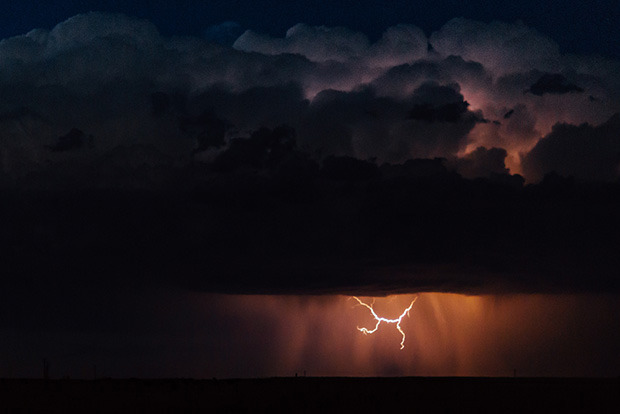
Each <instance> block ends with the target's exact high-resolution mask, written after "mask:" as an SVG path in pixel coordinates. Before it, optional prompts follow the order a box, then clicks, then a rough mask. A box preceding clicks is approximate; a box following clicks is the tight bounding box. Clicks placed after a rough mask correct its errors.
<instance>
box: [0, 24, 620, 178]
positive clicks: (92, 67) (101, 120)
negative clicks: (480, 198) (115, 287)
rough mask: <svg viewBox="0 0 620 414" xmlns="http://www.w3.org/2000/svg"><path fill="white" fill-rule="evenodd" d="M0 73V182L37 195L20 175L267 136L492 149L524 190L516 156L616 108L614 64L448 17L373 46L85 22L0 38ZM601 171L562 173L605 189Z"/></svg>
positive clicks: (382, 146)
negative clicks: (225, 39)
mask: <svg viewBox="0 0 620 414" xmlns="http://www.w3.org/2000/svg"><path fill="white" fill-rule="evenodd" d="M237 29H238V28H237ZM0 62H2V67H3V71H2V74H0V93H1V94H2V96H3V100H2V102H0V154H1V155H2V156H1V157H0V160H1V162H0V172H1V176H2V180H1V181H2V182H3V183H4V184H6V185H34V186H37V182H36V179H35V178H34V177H37V176H38V177H41V176H47V177H50V176H53V175H54V171H55V170H58V171H61V170H62V171H67V170H68V169H69V170H70V169H72V168H76V169H77V170H79V169H80V168H82V167H84V166H85V165H90V166H92V165H93V162H94V161H97V162H99V160H101V159H102V157H103V158H106V157H107V158H109V157H110V156H111V155H110V154H118V153H119V151H120V152H123V151H125V152H126V153H127V154H129V153H132V154H133V153H135V154H134V155H126V157H125V159H127V160H128V159H131V157H137V158H136V160H134V161H132V162H133V164H140V163H142V162H146V161H144V157H142V156H141V155H137V154H141V153H143V151H142V152H141V151H137V150H136V151H134V150H132V149H131V148H147V147H148V148H149V151H151V152H153V153H159V154H161V156H160V157H150V158H149V160H150V161H148V162H154V161H153V160H155V159H161V160H163V159H166V160H171V161H170V163H167V164H166V166H162V165H151V164H148V166H149V168H150V167H157V168H164V167H167V166H170V165H173V166H179V165H188V164H191V163H194V162H208V160H212V159H213V158H214V156H215V155H216V153H217V151H221V150H223V149H224V148H226V146H227V145H228V142H230V140H231V139H233V138H236V137H248V136H249V135H250V134H251V133H252V131H256V130H258V129H259V128H261V127H268V128H274V127H276V126H278V125H282V124H286V125H289V126H290V127H292V128H293V129H295V130H296V133H297V137H298V143H299V145H300V146H302V147H303V148H305V149H306V150H307V151H308V152H310V153H314V154H320V155H319V157H324V156H328V155H330V154H333V155H341V156H352V157H356V158H360V159H371V158H372V159H376V160H377V162H378V163H382V162H402V161H404V160H406V159H409V158H425V157H430V158H433V157H444V158H449V159H454V158H463V159H465V160H467V159H469V160H472V159H473V158H472V157H474V158H477V157H478V156H477V155H471V156H469V155H468V154H470V153H472V152H473V151H475V150H476V148H479V147H485V148H502V149H504V150H505V154H506V157H505V166H507V167H508V168H509V170H510V172H511V173H521V174H524V175H525V178H526V179H528V180H535V179H538V178H540V176H541V173H542V174H544V173H545V172H548V171H546V170H545V169H546V168H553V165H554V164H553V163H552V162H550V161H548V160H547V158H545V157H551V155H546V153H545V152H542V151H539V150H536V151H537V152H536V156H534V155H532V156H528V153H529V152H530V151H531V150H532V149H533V148H535V147H536V145H537V143H538V142H539V140H540V139H541V138H542V137H545V136H547V135H548V134H552V136H553V141H554V143H556V144H554V145H557V146H558V147H563V146H566V147H569V146H571V145H573V144H572V142H573V141H574V139H572V138H571V136H572V135H571V134H572V133H571V132H570V131H571V130H570V128H568V129H567V128H561V127H558V128H555V129H554V125H556V124H558V123H560V124H563V125H564V124H566V125H581V124H583V123H588V124H589V125H593V126H597V125H601V126H602V125H603V124H604V123H605V122H607V120H608V119H610V118H611V117H612V115H613V114H614V113H617V112H619V111H620V99H619V98H620V79H619V77H618V73H620V70H618V68H620V63H618V62H617V61H614V60H611V59H604V58H599V57H587V56H573V55H566V54H561V53H560V52H559V49H558V47H557V45H556V44H555V42H553V40H552V39H549V38H548V37H546V36H544V35H542V34H541V33H539V32H537V31H536V30H534V29H531V28H528V27H527V26H525V25H523V24H522V23H501V22H492V23H481V22H475V21H470V20H466V19H454V20H451V21H450V22H448V23H447V24H446V25H445V26H444V27H443V28H441V29H440V30H438V31H437V32H435V33H431V34H430V35H428V36H427V35H426V34H425V33H424V32H422V31H421V30H420V29H419V28H417V27H415V26H411V25H399V26H395V27H391V28H388V29H387V30H386V31H385V33H384V35H383V36H382V37H381V38H380V39H379V40H377V41H376V42H374V43H373V42H370V41H369V40H368V38H367V37H366V36H365V35H363V34H361V33H357V32H353V31H351V30H349V29H346V28H340V27H323V26H320V27H313V26H308V25H305V24H298V25H296V26H294V27H293V28H291V29H290V30H289V31H288V32H287V33H286V35H285V36H284V37H282V38H274V37H270V36H267V35H261V34H258V33H255V32H252V31H246V32H245V33H243V34H242V35H241V36H240V37H239V38H238V39H237V40H236V41H235V42H234V45H233V46H232V47H229V46H225V45H221V44H217V43H212V42H210V41H209V40H208V39H200V38H190V37H172V38H167V37H164V36H161V35H160V34H159V33H158V31H157V28H156V27H155V26H153V25H152V24H151V23H149V22H148V21H144V20H138V19H133V18H130V17H127V16H123V15H115V14H104V13H89V14H84V15H78V16H75V17H72V18H70V19H69V20H67V21H65V22H62V23H60V24H58V25H57V26H56V27H54V28H53V29H52V30H49V31H48V30H44V29H35V30H33V31H31V32H29V33H27V34H25V35H22V36H17V37H13V38H9V39H4V40H2V41H1V42H0ZM507 114H510V116H507ZM605 125H607V124H605ZM218 128H219V129H218ZM73 130H79V131H81V132H82V133H83V134H84V137H86V138H84V139H83V138H77V135H76V134H72V133H71V132H70V131H73ZM565 135H566V136H565ZM588 139H589V138H584V141H586V142H587V141H588ZM86 141H88V142H87V143H86V144H88V145H86V144H85V142H86ZM585 145H587V144H585ZM594 147H595V146H592V147H591V150H592V151H596V149H594ZM599 147H600V146H599ZM599 147H596V148H599ZM121 148H124V150H119V149H121ZM497 154H499V153H497ZM497 154H496V155H497ZM599 155H600V157H602V156H603V154H599ZM127 157H128V158H127ZM141 157H142V158H141ZM553 157H555V155H554V156H553ZM600 157H599V158H600ZM596 158H597V157H596V156H593V157H591V159H596ZM525 159H527V160H528V161H527V162H528V167H527V168H524V166H523V164H522V161H523V160H525ZM534 159H536V160H537V161H536V162H538V163H539V165H540V167H532V162H534V161H533V160H534ZM141 160H142V161H141ZM583 162H584V163H588V162H589V161H588V160H584V161H583ZM451 165H455V166H464V165H469V164H468V162H466V161H465V162H463V163H458V162H455V163H452V164H451ZM563 165H572V164H563ZM56 167H58V168H56ZM463 168H464V167H463ZM468 168H469V167H468ZM592 168H596V166H595V164H593V165H592ZM605 168H606V172H605V173H601V174H594V173H590V172H588V173H587V174H585V175H584V174H583V172H584V171H585V170H584V169H583V168H580V167H578V166H577V165H574V166H571V167H567V168H563V169H562V173H564V174H572V175H575V176H576V177H577V178H585V179H590V178H593V177H594V178H605V179H614V178H615V177H616V176H614V175H613V174H609V171H611V170H613V168H608V167H605ZM77 170H76V171H77ZM43 171H45V173H43ZM472 171H473V170H471V168H470V169H468V174H471V173H472ZM104 181H105V180H104ZM147 181H148V180H147ZM52 182H53V179H48V180H46V183H45V186H48V185H52ZM59 183H60V181H59ZM90 183H91V185H94V186H98V185H101V186H106V185H108V184H105V183H103V182H97V180H96V179H95V181H94V182H93V181H90ZM151 184H152V180H151V181H148V183H143V185H144V186H147V187H148V186H149V185H151ZM63 185H64V184H63ZM136 185H140V184H139V183H136ZM40 186H43V184H41V185H40Z"/></svg>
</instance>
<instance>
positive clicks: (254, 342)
mask: <svg viewBox="0 0 620 414" xmlns="http://www.w3.org/2000/svg"><path fill="white" fill-rule="evenodd" d="M416 297H417V299H414V298H416ZM203 298H204V299H205V300H204V301H203V302H202V306H201V307H202V308H203V310H204V311H208V312H210V315H211V316H210V319H213V318H215V319H213V320H216V319H217V320H219V322H218V323H219V325H222V327H221V328H220V331H219V332H218V335H219V337H218V338H219V339H218V340H219V341H222V342H225V343H226V347H225V349H224V348H222V350H221V352H225V354H226V355H229V354H231V353H235V352H236V353H238V356H237V357H235V358H234V364H233V365H232V366H231V364H230V358H224V355H222V358H211V359H210V360H211V361H219V362H217V363H213V362H210V363H209V364H208V366H205V367H204V370H207V371H208V372H209V374H208V375H220V376H229V375H232V376H255V375H263V376H271V375H291V374H293V373H302V372H304V371H305V372H307V373H308V375H325V376H384V375H388V376H389V375H423V376H444V375H462V376H512V375H514V374H515V371H516V374H517V375H524V376H540V375H549V376H556V375H559V376H583V375H586V376H587V375H595V376H596V375H615V374H616V372H615V371H614V370H615V369H616V368H617V367H619V366H620V361H618V360H615V361H598V360H597V358H596V355H597V353H598V352H599V351H601V352H603V351H606V350H607V351H608V349H613V348H614V347H617V346H618V345H619V344H620V336H619V335H618V333H617V332H616V329H613V328H612V327H613V326H614V324H613V321H614V320H616V321H617V320H619V319H618V318H619V314H620V312H619V311H618V306H617V296H613V295H568V294H562V295H540V294H534V295H530V294H515V295H483V296H467V295H461V294H446V293H420V294H411V295H395V296H387V297H377V298H374V303H373V298H372V297H360V299H359V301H360V302H362V301H364V303H373V309H374V311H375V312H376V315H378V316H379V317H383V318H386V319H394V318H396V319H400V323H399V327H400V329H402V335H401V332H399V330H398V329H395V327H394V326H393V325H390V324H387V323H386V324H385V326H384V325H383V324H382V325H381V327H380V328H379V329H376V331H375V330H372V331H373V332H374V334H373V335H362V334H360V332H359V330H358V327H373V326H374V327H376V326H377V325H378V323H377V319H376V318H375V316H374V315H373V313H371V312H369V309H368V307H366V306H360V303H358V302H357V301H356V300H353V299H352V297H351V296H340V295H337V296H261V295H250V296H240V295H234V296H226V295H203ZM413 300H415V305H414V306H413V307H412V308H411V309H410V310H409V313H410V317H408V318H404V317H403V315H404V314H405V313H406V312H403V310H404V309H405V310H406V309H408V307H410V306H411V304H412V301H413ZM399 316H400V318H399ZM224 323H225V325H226V326H224ZM206 328H208V327H206ZM211 332H213V329H211ZM405 335H406V347H404V349H400V345H401V344H402V343H403V341H404V338H405ZM567 344H570V346H567ZM607 354H609V352H607ZM250 368H251V369H250ZM601 370H602V371H603V372H601ZM606 370H608V371H609V372H607V373H606Z"/></svg>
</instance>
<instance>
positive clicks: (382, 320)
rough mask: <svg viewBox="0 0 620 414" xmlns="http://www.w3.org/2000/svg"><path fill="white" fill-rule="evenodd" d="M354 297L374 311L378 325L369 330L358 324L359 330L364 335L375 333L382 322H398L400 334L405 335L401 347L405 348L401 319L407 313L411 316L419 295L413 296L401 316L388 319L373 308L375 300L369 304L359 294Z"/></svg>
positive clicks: (397, 327)
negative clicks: (410, 313)
mask: <svg viewBox="0 0 620 414" xmlns="http://www.w3.org/2000/svg"><path fill="white" fill-rule="evenodd" d="M353 299H355V300H356V301H357V302H358V303H359V304H360V305H362V306H364V307H366V308H368V310H370V313H372V316H374V318H375V320H376V321H377V325H375V329H372V330H369V329H367V328H360V327H359V326H358V327H357V330H358V331H360V332H363V333H364V335H368V334H372V333H375V332H376V331H377V329H379V325H380V324H381V322H385V323H395V324H396V329H398V332H400V334H401V335H402V336H403V340H402V341H401V342H400V349H403V348H404V347H405V333H404V332H403V330H402V329H401V327H400V321H401V320H402V319H403V318H404V317H405V315H407V316H409V311H410V310H411V308H412V307H413V303H414V302H415V301H416V300H417V299H418V297H417V296H416V297H415V298H413V300H412V301H411V303H410V304H409V307H408V308H407V309H405V310H404V311H403V313H401V314H400V316H399V317H398V318H397V319H387V318H382V317H380V316H379V315H377V314H376V313H375V310H374V309H373V308H372V306H373V304H374V302H373V303H371V304H370V305H369V304H367V303H364V302H362V301H361V300H360V299H359V298H358V297H357V296H353Z"/></svg>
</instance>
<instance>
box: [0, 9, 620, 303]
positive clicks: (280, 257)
mask: <svg viewBox="0 0 620 414" xmlns="http://www.w3.org/2000/svg"><path fill="white" fill-rule="evenodd" d="M220 29H222V28H220ZM214 30H215V29H214ZM215 31H216V32H217V30H215ZM429 39H430V40H429ZM429 41H430V44H431V45H432V47H431V48H429ZM0 60H1V61H2V64H3V71H2V73H0V94H1V95H2V96H3V99H2V101H1V102H0V183H2V186H3V192H2V197H4V198H5V201H6V203H4V204H3V205H2V208H3V209H4V210H3V215H4V217H10V218H11V219H10V220H8V219H7V221H10V223H9V224H10V225H9V226H8V229H7V230H6V231H5V232H3V233H2V249H3V251H4V252H5V253H6V257H8V258H9V259H7V262H6V269H7V273H6V275H9V276H7V277H6V278H4V279H3V282H2V283H4V284H5V285H6V286H5V287H6V289H3V290H2V291H3V292H11V291H12V290H11V287H12V286H17V287H18V288H19V289H22V290H28V289H29V288H31V287H32V286H37V289H39V290H40V292H41V295H44V292H45V291H46V289H51V290H53V291H54V292H70V291H71V290H72V289H75V290H77V291H79V292H81V293H84V292H86V291H88V289H90V288H89V287H88V286H91V287H92V286H95V287H101V286H105V285H106V284H111V285H115V286H116V285H117V284H119V283H120V284H122V283H124V282H123V281H127V283H130V284H131V283H135V284H137V285H141V284H144V285H150V284H151V283H155V284H157V283H161V284H164V285H165V284H172V285H175V286H179V287H181V288H189V289H196V290H206V291H223V292H244V293H273V292H300V293H304V292H333V293H337V292H340V293H342V292H371V293H379V294H380V293H387V292H396V291H416V290H445V291H459V292H492V291H558V290H573V291H581V290H604V289H607V288H609V289H617V288H618V282H617V279H616V277H615V273H614V272H613V271H612V270H613V269H615V268H617V266H616V265H617V264H618V263H617V259H616V257H617V255H615V254H612V252H616V251H617V247H618V246H617V245H616V244H614V243H615V242H612V243H610V244H606V243H603V242H602V241H601V240H599V238H598V237H597V236H596V234H595V233H596V232H589V230H588V229H592V228H595V229H603V228H609V229H611V230H610V231H612V232H613V231H615V230H616V229H618V228H619V225H618V221H617V218H616V215H615V213H612V212H615V211H617V209H616V207H617V205H616V204H617V200H618V196H617V191H618V190H617V188H616V187H615V185H612V184H609V185H608V186H601V187H597V188H594V189H593V188H589V187H587V186H585V185H583V184H581V183H580V182H579V180H577V181H574V182H573V181H570V180H569V181H562V178H561V177H560V176H557V175H556V176H554V175H549V176H547V179H546V180H544V181H543V182H542V183H541V184H535V181H536V180H537V179H542V178H543V177H544V175H545V174H546V173H547V172H549V171H550V170H555V171H557V172H558V173H559V174H560V175H574V176H575V177H577V178H589V179H592V178H596V179H604V180H607V181H614V180H616V179H617V176H618V168H617V167H618V159H617V153H618V148H617V145H616V139H615V137H616V136H618V129H619V128H618V127H617V125H616V124H617V123H618V122H617V117H613V118H611V119H609V117H610V116H611V115H612V114H613V113H614V112H617V111H618V110H620V107H619V105H620V104H619V102H618V99H617V98H618V96H620V81H618V77H617V73H618V71H617V70H616V69H617V68H618V64H617V62H614V61H608V60H600V59H595V58H585V57H578V56H577V57H574V56H573V57H571V56H563V55H561V54H560V53H559V51H558V47H557V45H556V44H555V43H554V42H553V41H552V40H550V39H548V38H546V37H545V36H543V35H541V34H540V33H538V32H537V31H535V30H532V29H531V28H528V27H526V26H524V25H523V24H520V23H517V24H508V23H497V22H495V23H490V24H485V23H480V22H473V21H469V20H465V19H456V20H453V21H450V22H449V23H448V24H447V25H446V26H445V27H443V28H442V29H441V30H439V31H437V32H435V33H433V34H431V35H430V37H429V38H427V36H426V35H425V34H424V33H423V32H422V31H421V30H420V29H418V28H416V27H414V26H408V25H399V26H395V27H393V28H390V29H388V30H386V32H385V34H384V35H383V36H382V37H381V38H380V39H379V40H378V41H376V42H374V43H373V42H371V41H370V40H369V39H368V38H367V37H366V36H364V35H363V34H360V33H356V32H352V31H351V30H349V29H346V28H328V27H313V26H309V25H303V24H300V25H297V26H295V27H293V28H292V29H291V30H289V32H288V33H287V35H286V36H285V37H284V38H273V37H270V36H266V35H261V34H257V33H254V32H251V31H247V32H245V33H244V34H243V35H241V36H240V37H239V38H238V39H237V40H236V41H235V43H234V48H230V47H225V46H222V45H218V44H215V43H213V42H209V41H205V39H204V38H181V37H175V38H167V37H163V36H161V35H160V34H159V33H158V32H157V30H156V28H155V27H154V26H153V25H152V24H150V23H148V22H146V21H142V20H135V19H131V18H128V17H126V16H118V15H109V14H100V13H91V14H86V15H80V16H75V17H74V18H72V19H69V20H67V21H65V22H63V23H61V24H59V25H58V26H56V27H55V28H53V29H52V30H50V31H47V30H42V29H38V30H34V31H32V32H29V33H28V34H26V35H23V36H18V37H15V38H10V39H5V40H3V41H2V42H0ZM552 73H554V74H561V75H558V76H561V78H553V79H551V80H547V81H544V82H542V83H540V84H539V85H538V86H537V83H539V81H540V80H541V79H545V78H544V77H545V74H552ZM577 85H578V86H577ZM528 88H530V90H531V92H532V93H527V94H523V91H524V90H526V89H528ZM575 88H580V89H583V92H584V93H558V91H560V92H562V91H566V92H570V91H571V90H572V91H577V90H576V89H575ZM535 92H541V93H540V94H538V93H535ZM590 95H592V96H596V97H597V99H596V100H595V101H592V100H590V99H588V96H590ZM508 114H510V115H509V116H508ZM607 120H608V121H607ZM605 121H607V122H605ZM584 122H589V123H588V124H583V123H584ZM582 124H583V125H582ZM553 125H556V127H554V128H553V129H552V126H553ZM592 125H598V126H592ZM80 131H83V132H82V133H80ZM91 135H92V139H90V136H91ZM541 136H543V137H544V138H542V139H540V138H541ZM539 140H540V141H539ZM532 148H533V149H532ZM530 150H531V152H530ZM583 154H586V155H587V159H585V157H582V156H581V155H583ZM521 160H523V164H521V163H520V161H521ZM388 163H389V164H388ZM519 168H521V169H522V170H523V171H522V172H523V175H524V176H525V178H526V179H527V180H528V182H534V184H530V185H528V186H525V187H524V186H523V184H524V182H523V178H522V177H521V176H519V175H510V173H514V172H519ZM554 177H555V178H554ZM558 177H560V178H558ZM37 190H44V191H41V192H38V191H37ZM583 199H591V200H592V201H591V203H586V204H584V203H582V202H581V201H580V200H583ZM602 200H607V201H605V202H603V201H602ZM606 202H609V204H605V203H606ZM611 207H613V208H611ZM558 211H561V212H562V213H561V214H559V213H558ZM33 257H36V258H37V259H36V260H33ZM592 257H594V258H596V272H595V275H594V276H591V277H590V276H588V278H585V277H584V276H583V275H585V274H589V266H590V263H591V258H592ZM56 275H60V276H56ZM85 275H87V276H85ZM82 281H86V282H85V283H84V285H81V282H82ZM89 281H91V282H92V283H91V282H89ZM54 289H55V290H54ZM4 295H8V293H4ZM61 296H62V295H61Z"/></svg>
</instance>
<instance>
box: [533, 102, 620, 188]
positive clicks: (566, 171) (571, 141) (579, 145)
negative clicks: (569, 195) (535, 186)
mask: <svg viewBox="0 0 620 414" xmlns="http://www.w3.org/2000/svg"><path fill="white" fill-rule="evenodd" d="M523 165H524V168H525V171H526V174H528V176H531V177H542V175H544V174H545V173H548V172H552V171H555V172H557V173H559V174H562V175H572V176H575V177H576V178H579V179H583V180H603V181H610V180H617V178H618V175H619V172H620V114H616V115H614V116H612V117H611V118H610V119H609V120H607V121H606V122H605V123H603V124H601V125H597V126H594V125H590V124H582V125H578V126H577V125H569V124H557V125H555V126H554V127H553V130H552V131H551V133H550V134H548V135H546V136H545V137H544V138H543V139H541V140H540V141H538V143H537V144H536V146H535V147H534V148H533V149H532V150H531V151H530V152H529V153H528V154H527V156H526V157H525V159H524V160H523Z"/></svg>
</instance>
